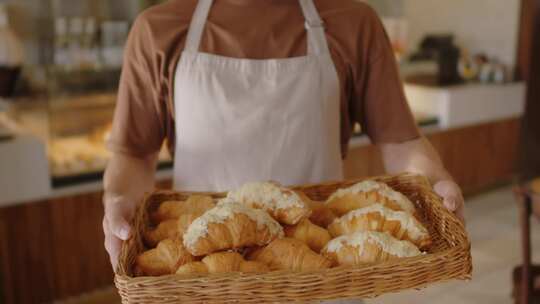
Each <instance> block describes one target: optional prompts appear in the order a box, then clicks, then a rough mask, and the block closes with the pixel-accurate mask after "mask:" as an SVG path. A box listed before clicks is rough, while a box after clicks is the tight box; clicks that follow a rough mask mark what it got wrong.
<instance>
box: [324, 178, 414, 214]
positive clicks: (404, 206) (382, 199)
mask: <svg viewBox="0 0 540 304" xmlns="http://www.w3.org/2000/svg"><path fill="white" fill-rule="evenodd" d="M377 203H380V204H383V205H384V206H386V207H388V208H390V209H392V210H397V211H406V212H409V213H411V214H415V213H416V209H415V207H414V205H413V203H412V202H411V201H410V200H409V199H408V198H407V197H406V196H405V195H403V194H401V193H399V192H397V191H395V190H394V189H392V188H390V187H389V186H388V185H387V184H385V183H380V182H376V181H372V180H367V181H363V182H360V183H358V184H355V185H353V186H351V187H349V188H345V189H339V190H337V191H336V192H334V194H332V195H331V196H330V197H329V198H328V200H327V201H326V205H327V206H328V208H330V209H331V210H332V211H333V212H334V213H335V214H336V215H337V216H342V215H344V214H346V213H348V212H350V211H353V210H356V209H360V208H363V207H367V206H370V205H373V204H377Z"/></svg>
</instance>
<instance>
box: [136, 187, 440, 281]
mask: <svg viewBox="0 0 540 304" xmlns="http://www.w3.org/2000/svg"><path fill="white" fill-rule="evenodd" d="M149 217H150V220H151V223H152V225H151V227H148V229H147V230H146V231H145V232H144V234H143V236H144V242H145V245H146V246H147V247H148V248H151V249H149V250H147V251H145V252H143V253H141V254H140V255H139V256H137V258H136V265H135V274H136V275H138V276H161V275H169V274H178V275H183V276H195V275H205V274H212V273H228V272H243V273H264V272H269V271H277V270H288V271H311V270H318V269H325V268H331V267H336V266H343V265H346V266H358V265H363V264H366V263H374V262H383V261H388V260H392V259H397V258H404V257H414V256H418V255H420V254H422V251H425V250H427V249H428V248H429V246H430V245H431V238H430V235H429V232H428V230H427V229H426V228H425V227H424V226H423V225H422V224H421V223H420V222H419V220H418V219H417V212H416V210H415V207H414V205H413V203H412V202H411V201H410V200H409V199H408V198H407V197H406V196H404V195H403V194H401V193H399V192H397V191H395V190H393V189H392V188H391V187H389V186H388V185H386V184H384V183H381V182H376V181H371V180H368V181H364V182H360V183H358V184H355V185H353V186H351V187H349V188H343V189H339V190H337V191H336V192H335V193H333V194H332V195H331V196H330V197H329V198H328V200H327V201H326V202H317V201H312V200H311V199H309V198H308V197H307V196H306V195H305V194H304V193H302V192H299V191H294V190H291V189H288V188H285V187H283V186H281V185H279V184H277V183H272V182H257V183H248V184H245V185H243V186H241V187H240V188H238V189H236V190H232V191H230V192H229V193H228V194H227V196H226V197H225V198H223V199H221V200H219V201H217V202H216V201H215V200H214V199H212V198H211V197H208V196H199V195H193V196H191V197H189V198H188V199H187V200H186V201H165V202H163V203H161V204H160V205H159V207H158V208H157V210H155V211H154V212H152V213H151V214H149Z"/></svg>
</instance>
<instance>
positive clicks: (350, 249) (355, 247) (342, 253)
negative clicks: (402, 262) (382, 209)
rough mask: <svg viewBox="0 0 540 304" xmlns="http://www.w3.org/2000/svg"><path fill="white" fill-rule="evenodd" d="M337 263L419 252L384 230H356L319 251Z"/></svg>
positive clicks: (411, 254) (352, 264)
mask: <svg viewBox="0 0 540 304" xmlns="http://www.w3.org/2000/svg"><path fill="white" fill-rule="evenodd" d="M321 254H322V255H323V256H325V257H327V258H328V259H330V260H331V261H332V262H334V263H336V264H338V265H347V266H358V265H362V264H365V263H374V262H385V261H389V260H392V259H396V258H405V257H414V256H417V255H420V254H421V252H420V250H418V248H417V247H416V246H414V244H412V243H411V242H409V241H400V240H397V239H395V238H394V237H392V236H391V235H389V234H387V233H384V232H374V231H366V232H356V233H354V234H348V235H344V236H340V237H338V238H335V239H333V240H331V241H330V243H328V244H327V245H326V247H325V248H324V249H323V250H322V253H321Z"/></svg>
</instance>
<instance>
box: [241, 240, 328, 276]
mask: <svg viewBox="0 0 540 304" xmlns="http://www.w3.org/2000/svg"><path fill="white" fill-rule="evenodd" d="M248 260H252V261H258V262H261V263H264V264H266V265H268V267H270V270H292V271H310V270H318V269H325V268H330V267H331V266H332V263H331V261H330V260H328V259H326V258H325V257H323V256H321V255H319V254H317V253H315V252H314V251H313V250H311V249H309V247H308V246H307V245H306V244H304V243H303V242H302V241H299V240H296V239H292V238H283V239H277V240H275V241H273V242H272V243H270V244H269V245H268V246H266V247H264V248H260V249H258V250H255V251H254V252H252V253H250V254H249V255H248Z"/></svg>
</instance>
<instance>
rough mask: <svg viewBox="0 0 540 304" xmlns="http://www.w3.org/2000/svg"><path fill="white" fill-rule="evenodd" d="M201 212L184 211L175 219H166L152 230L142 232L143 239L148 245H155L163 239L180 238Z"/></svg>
mask: <svg viewBox="0 0 540 304" xmlns="http://www.w3.org/2000/svg"><path fill="white" fill-rule="evenodd" d="M200 215H201V214H192V213H185V214H182V215H180V216H179V217H178V218H177V219H172V220H166V221H163V222H161V223H159V225H158V226H157V227H156V228H155V229H152V230H148V231H145V232H144V241H145V243H146V244H147V245H148V246H150V247H155V246H156V245H157V244H158V243H159V242H161V241H163V240H165V239H171V238H178V239H182V237H183V235H184V232H186V230H187V228H188V227H189V225H191V223H193V221H194V220H195V219H197V218H198V217H199V216H200Z"/></svg>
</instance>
